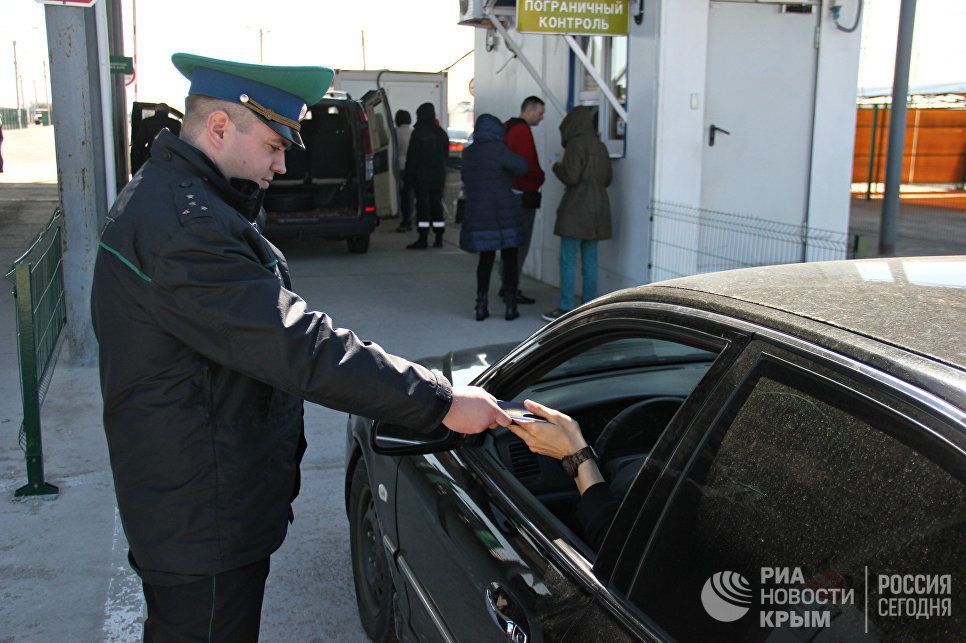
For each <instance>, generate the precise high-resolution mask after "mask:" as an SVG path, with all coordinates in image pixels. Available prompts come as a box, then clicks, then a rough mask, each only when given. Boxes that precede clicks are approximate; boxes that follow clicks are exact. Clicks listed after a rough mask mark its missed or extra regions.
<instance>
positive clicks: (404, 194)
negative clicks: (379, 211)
mask: <svg viewBox="0 0 966 643" xmlns="http://www.w3.org/2000/svg"><path fill="white" fill-rule="evenodd" d="M399 199H400V201H399V212H400V214H401V215H402V221H401V223H402V224H404V225H412V222H413V186H411V185H410V184H409V182H408V181H405V180H404V181H403V183H402V188H401V189H400V191H399Z"/></svg>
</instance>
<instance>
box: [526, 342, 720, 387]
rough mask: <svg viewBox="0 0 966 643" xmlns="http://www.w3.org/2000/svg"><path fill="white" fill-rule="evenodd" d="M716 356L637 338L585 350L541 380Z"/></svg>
mask: <svg viewBox="0 0 966 643" xmlns="http://www.w3.org/2000/svg"><path fill="white" fill-rule="evenodd" d="M716 355H717V354H716V353H713V352H711V351H706V350H702V349H700V348H694V347H691V346H686V345H684V344H679V343H677V342H670V341H664V340H661V339H651V338H637V337H635V338H628V339H621V340H617V341H613V342H608V343H606V344H602V345H601V346H598V347H596V348H592V349H590V350H588V351H585V352H583V353H581V354H579V355H577V356H576V357H573V358H571V359H569V360H567V361H565V362H564V363H563V364H560V365H559V366H557V367H556V368H554V369H552V370H550V371H549V372H548V373H546V374H545V375H544V376H543V377H542V378H540V379H541V381H544V382H545V381H548V380H555V379H560V378H563V377H573V376H575V375H588V374H592V373H600V372H604V371H613V370H619V369H625V368H640V367H645V366H656V365H660V364H681V363H687V362H710V361H713V360H714V358H715V356H716Z"/></svg>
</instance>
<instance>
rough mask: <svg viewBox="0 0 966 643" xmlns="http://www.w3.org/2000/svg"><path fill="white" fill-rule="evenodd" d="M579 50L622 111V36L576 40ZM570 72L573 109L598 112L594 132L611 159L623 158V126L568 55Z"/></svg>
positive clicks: (624, 57)
mask: <svg viewBox="0 0 966 643" xmlns="http://www.w3.org/2000/svg"><path fill="white" fill-rule="evenodd" d="M577 42H578V43H579V44H580V47H581V48H582V49H583V50H584V52H585V53H586V54H587V57H588V58H589V59H590V61H591V63H592V65H593V67H594V69H595V70H596V71H597V73H598V74H600V76H601V77H602V78H603V79H604V80H605V81H607V83H608V85H609V87H610V90H611V91H612V92H613V93H614V95H615V96H616V97H617V100H618V101H619V102H620V103H621V105H623V106H624V107H625V109H626V107H627V37H626V36H616V37H615V36H580V37H578V38H577ZM571 58H572V60H573V65H572V69H573V70H574V74H573V77H572V78H571V81H570V82H571V84H572V85H571V86H572V89H573V90H574V91H572V92H571V96H573V102H574V104H575V105H591V106H595V107H597V108H598V110H597V113H598V117H597V128H598V131H599V132H600V137H601V140H603V141H604V144H605V145H606V146H607V149H608V150H609V151H610V155H611V156H612V157H622V156H624V137H625V134H626V123H625V122H624V119H622V118H621V117H620V116H619V115H618V114H617V111H616V110H615V109H614V107H613V106H612V105H611V104H610V102H609V101H608V100H607V98H606V97H605V96H604V92H603V91H601V89H600V87H598V85H597V82H596V81H595V80H594V78H593V76H591V74H590V72H589V71H587V69H585V68H584V66H583V65H582V64H581V63H580V61H579V60H577V59H576V57H575V56H574V55H573V53H571Z"/></svg>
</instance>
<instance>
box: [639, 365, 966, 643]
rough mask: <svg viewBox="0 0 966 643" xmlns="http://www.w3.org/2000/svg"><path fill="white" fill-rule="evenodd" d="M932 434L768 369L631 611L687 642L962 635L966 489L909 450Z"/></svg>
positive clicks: (719, 444)
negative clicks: (781, 633) (781, 634)
mask: <svg viewBox="0 0 966 643" xmlns="http://www.w3.org/2000/svg"><path fill="white" fill-rule="evenodd" d="M772 366H774V364H773V365H772ZM914 433H918V437H917V438H916V439H915V440H914V439H913V436H914ZM924 433H925V431H924V430H923V427H921V426H919V425H915V424H913V423H912V421H911V420H908V419H906V418H904V417H903V416H901V415H899V414H897V413H891V412H889V411H888V410H886V409H884V407H882V406H881V405H880V404H879V403H877V402H873V401H871V400H869V399H867V398H864V397H862V396H860V395H858V394H855V393H853V392H851V391H850V390H849V389H847V388H846V387H845V386H840V385H838V384H834V383H832V382H831V381H827V380H820V379H819V378H817V377H809V376H808V375H807V373H805V372H804V371H800V370H799V369H798V368H796V367H792V366H790V365H783V366H781V367H774V368H758V369H756V371H755V374H753V375H752V377H751V378H749V379H748V380H746V382H745V384H743V385H742V387H741V389H740V391H739V394H738V396H737V399H736V401H735V402H733V403H732V404H731V406H730V407H729V409H728V410H727V411H726V412H725V413H724V415H722V416H721V418H720V419H719V420H718V421H717V422H716V423H715V424H714V426H713V427H712V428H711V430H710V432H709V433H708V436H707V438H706V439H705V441H704V443H703V444H702V446H701V447H700V448H699V449H698V451H697V453H696V455H695V456H694V457H693V458H692V459H691V463H690V465H689V467H688V469H687V470H686V471H685V472H684V473H683V474H682V475H681V478H680V480H679V481H678V483H677V488H676V489H675V491H674V493H673V495H672V496H671V499H670V500H669V502H668V505H667V507H666V508H665V512H664V515H663V517H662V519H661V521H660V523H659V524H658V526H657V528H656V530H655V532H654V535H653V536H652V538H651V541H650V543H649V544H648V546H647V549H646V551H645V554H644V558H643V562H642V564H641V567H640V569H639V570H638V574H637V577H636V579H635V582H634V585H633V587H632V589H631V599H632V601H633V602H634V603H635V604H636V605H637V606H638V607H639V608H640V609H641V610H642V611H643V613H644V614H645V615H646V616H647V618H649V619H651V620H653V621H654V622H655V623H656V624H657V625H659V626H660V627H661V628H663V629H664V630H665V631H666V632H668V633H669V634H670V635H671V636H673V637H674V638H677V639H681V640H712V639H722V638H727V639H732V638H734V639H737V638H742V639H746V638H754V639H764V638H768V637H769V636H770V634H769V632H770V631H772V630H780V629H785V631H786V632H788V631H789V630H788V628H796V629H797V630H799V631H801V632H806V633H808V637H813V636H816V635H818V634H819V633H821V637H820V640H825V639H826V638H827V639H828V640H846V639H852V638H857V637H862V636H870V637H872V638H877V639H882V638H884V639H889V640H894V639H898V638H905V637H908V638H910V640H912V639H915V640H921V639H929V640H951V639H953V638H957V637H958V636H961V633H962V632H963V631H966V618H964V611H963V610H962V609H961V608H960V609H957V607H959V606H958V605H955V604H954V603H945V604H944V603H943V601H944V600H946V599H955V594H953V595H950V593H949V592H948V591H946V590H948V589H949V588H950V587H951V588H952V589H953V591H955V592H962V587H963V585H962V581H963V580H964V579H963V570H964V569H966V548H964V547H963V543H964V542H966V485H964V484H963V481H962V480H960V479H958V478H957V477H956V476H954V475H951V474H950V473H949V472H948V471H946V470H945V469H944V468H942V467H940V466H939V465H938V464H936V463H935V462H933V461H932V460H930V458H929V457H927V456H926V455H923V453H922V452H920V451H919V450H916V449H914V448H912V447H910V446H909V444H918V445H920V448H921V445H922V442H921V440H922V439H923V435H922V434H924ZM925 439H927V440H928V439H931V438H929V436H928V435H926V436H925ZM916 440H920V441H919V442H917V441H916ZM924 450H926V451H928V449H924ZM906 577H909V578H922V579H923V582H922V584H921V585H916V584H915V583H913V584H911V585H910V584H903V581H902V579H904V578H906ZM896 579H899V580H898V581H896ZM944 588H945V589H944ZM866 592H867V594H866ZM960 595H961V594H960ZM866 596H867V598H866ZM906 599H912V600H910V601H908V602H907V601H906ZM920 599H922V601H920ZM944 605H945V606H946V607H950V606H951V607H952V609H951V610H948V611H947V610H946V609H945V607H944ZM910 608H911V611H910ZM921 608H925V609H926V610H931V611H929V612H927V614H930V615H931V616H932V617H931V618H923V617H922V614H921V613H920V612H919V611H918V610H920V609H921ZM866 616H867V618H868V621H867V622H866V620H865V618H866ZM866 628H867V629H866ZM956 632H959V633H960V634H959V635H957V634H956ZM774 635H778V632H777V631H776V632H774V633H772V634H771V636H774Z"/></svg>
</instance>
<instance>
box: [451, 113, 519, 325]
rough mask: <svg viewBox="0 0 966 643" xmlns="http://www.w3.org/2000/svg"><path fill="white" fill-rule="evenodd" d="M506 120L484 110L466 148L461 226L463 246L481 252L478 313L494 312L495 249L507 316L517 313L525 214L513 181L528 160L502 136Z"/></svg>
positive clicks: (481, 317)
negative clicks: (519, 253)
mask: <svg viewBox="0 0 966 643" xmlns="http://www.w3.org/2000/svg"><path fill="white" fill-rule="evenodd" d="M503 135H504V130H503V123H501V122H500V119H498V118H497V117H496V116H493V115H492V114H480V116H479V117H478V118H477V119H476V128H475V129H474V130H473V143H472V145H470V146H469V147H467V148H466V149H465V150H464V151H463V172H462V175H463V191H464V194H465V195H466V211H465V215H464V219H463V228H462V230H461V231H460V248H462V249H463V250H466V251H467V252H478V253H480V262H479V264H478V265H477V267H476V319H477V321H483V320H484V319H486V318H487V317H489V316H490V313H489V310H488V302H487V295H488V293H489V290H490V273H491V272H492V271H493V261H494V259H495V258H496V251H497V250H499V251H500V260H501V261H502V262H503V293H504V294H503V301H504V302H505V303H506V319H507V320H511V319H516V318H517V317H519V316H520V313H519V312H518V311H517V283H518V279H519V274H518V267H517V248H519V247H520V246H521V245H523V242H524V231H523V218H522V216H521V213H520V206H519V204H518V203H517V200H516V199H515V198H514V196H513V191H512V190H511V188H510V185H511V183H512V181H513V177H514V176H519V175H521V174H526V172H527V169H528V167H529V166H528V165H527V162H526V160H525V159H524V158H523V157H522V156H519V155H517V154H514V153H513V152H511V151H510V149H509V148H508V147H507V146H506V144H505V143H504V142H503Z"/></svg>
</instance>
